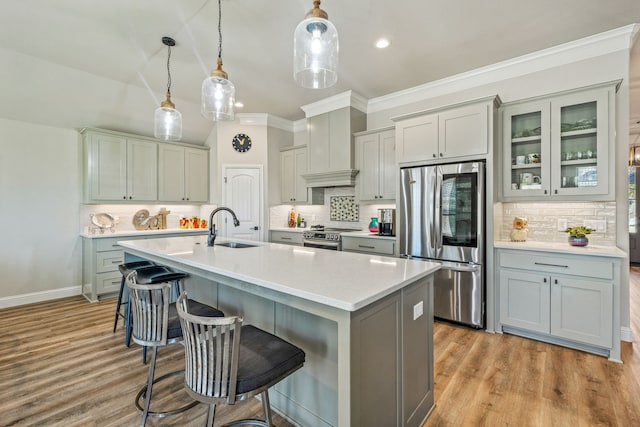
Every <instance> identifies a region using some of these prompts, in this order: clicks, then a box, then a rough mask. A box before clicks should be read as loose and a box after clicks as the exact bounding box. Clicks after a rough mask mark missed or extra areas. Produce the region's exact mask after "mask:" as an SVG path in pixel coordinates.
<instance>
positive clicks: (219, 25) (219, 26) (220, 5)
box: [218, 0, 222, 58]
mask: <svg viewBox="0 0 640 427" xmlns="http://www.w3.org/2000/svg"><path fill="white" fill-rule="evenodd" d="M218 58H222V0H218Z"/></svg>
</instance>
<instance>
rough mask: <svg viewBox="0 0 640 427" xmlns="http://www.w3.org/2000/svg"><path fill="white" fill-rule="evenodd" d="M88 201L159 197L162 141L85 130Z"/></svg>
mask: <svg viewBox="0 0 640 427" xmlns="http://www.w3.org/2000/svg"><path fill="white" fill-rule="evenodd" d="M83 145H84V164H85V168H84V169H85V171H84V175H85V200H86V201H87V202H106V201H133V202H140V201H154V200H156V199H157V198H158V187H157V182H158V181H157V174H158V144H157V143H155V142H152V141H145V140H141V139H136V138H129V137H125V136H122V135H116V134H110V133H102V132H96V131H92V130H87V131H85V132H84V144H83Z"/></svg>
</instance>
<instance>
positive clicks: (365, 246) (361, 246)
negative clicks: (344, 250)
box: [358, 245, 376, 249]
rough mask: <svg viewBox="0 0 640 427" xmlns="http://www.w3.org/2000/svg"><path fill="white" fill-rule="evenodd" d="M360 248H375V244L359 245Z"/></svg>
mask: <svg viewBox="0 0 640 427" xmlns="http://www.w3.org/2000/svg"><path fill="white" fill-rule="evenodd" d="M358 247H359V248H365V249H375V248H376V247H375V246H367V245H358Z"/></svg>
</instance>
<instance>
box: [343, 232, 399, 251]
mask: <svg viewBox="0 0 640 427" xmlns="http://www.w3.org/2000/svg"><path fill="white" fill-rule="evenodd" d="M395 249H396V241H395V239H385V238H381V237H354V236H345V235H343V236H342V250H343V251H345V252H359V253H363V254H372V255H387V256H394V255H395Z"/></svg>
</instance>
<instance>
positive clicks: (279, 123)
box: [236, 113, 294, 132]
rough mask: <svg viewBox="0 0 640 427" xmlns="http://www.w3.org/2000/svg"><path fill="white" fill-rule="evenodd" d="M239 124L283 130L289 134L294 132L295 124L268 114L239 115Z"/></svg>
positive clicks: (237, 115)
mask: <svg viewBox="0 0 640 427" xmlns="http://www.w3.org/2000/svg"><path fill="white" fill-rule="evenodd" d="M236 118H237V120H238V123H240V124H241V125H245V126H268V127H272V128H276V129H282V130H284V131H287V132H293V131H294V122H292V121H291V120H287V119H283V118H282V117H280V116H275V115H273V114H268V113H238V114H236Z"/></svg>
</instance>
